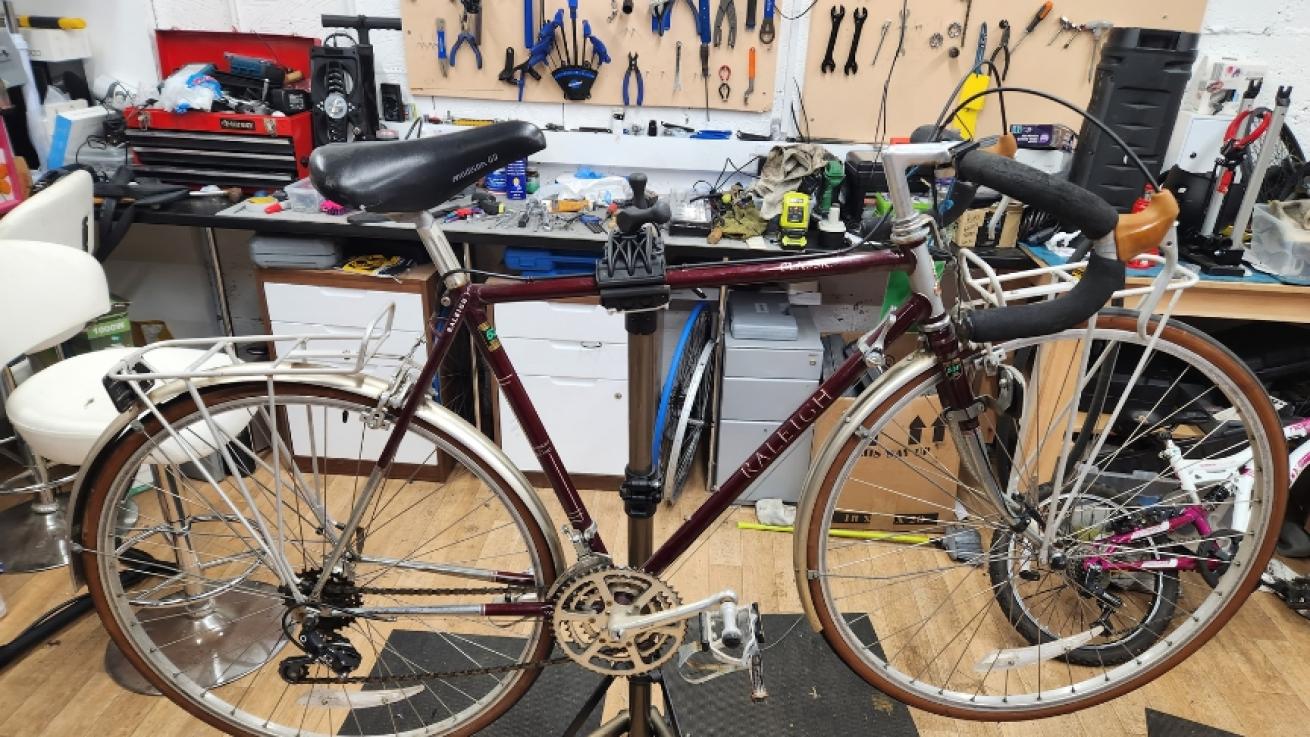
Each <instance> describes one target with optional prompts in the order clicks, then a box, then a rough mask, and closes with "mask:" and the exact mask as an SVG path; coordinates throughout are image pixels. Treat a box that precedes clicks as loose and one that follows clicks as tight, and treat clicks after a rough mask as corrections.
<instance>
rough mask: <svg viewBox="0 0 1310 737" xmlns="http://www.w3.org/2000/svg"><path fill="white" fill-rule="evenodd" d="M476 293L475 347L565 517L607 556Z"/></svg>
mask: <svg viewBox="0 0 1310 737" xmlns="http://www.w3.org/2000/svg"><path fill="white" fill-rule="evenodd" d="M470 289H472V290H473V299H472V300H470V304H469V306H468V309H467V311H466V313H465V319H466V320H467V324H468V327H469V330H470V331H471V332H472V333H473V335H474V341H473V342H474V343H475V344H476V345H477V346H478V350H479V351H480V352H481V353H482V357H483V358H485V359H486V361H487V364H488V365H489V366H491V372H492V373H493V374H495V376H496V383H497V384H498V385H499V386H500V392H501V394H503V395H504V396H505V401H507V402H508V403H509V406H510V409H511V410H512V411H513V412H514V416H515V417H517V418H518V420H519V425H521V426H522V427H523V434H524V435H526V436H527V438H528V442H529V443H530V444H531V445H532V452H533V453H535V454H536V456H537V460H539V461H541V471H542V473H543V474H545V476H546V479H547V480H548V481H549V482H550V485H551V487H552V488H553V489H554V490H555V496H556V497H558V498H559V503H560V506H561V507H563V508H564V514H565V515H566V516H567V517H568V518H569V524H570V525H572V527H573V529H574V530H576V531H577V532H579V533H581V534H583V535H590V536H591V537H590V539H588V540H587V544H588V546H589V547H590V548H591V550H592V551H593V552H596V553H601V554H605V553H607V552H608V551H607V550H606V549H605V543H604V542H603V541H601V539H600V534H599V533H598V532H597V531H596V530H595V529H594V526H595V522H594V521H593V520H592V518H591V514H590V513H589V512H588V511H587V507H586V505H585V504H583V502H582V497H581V495H579V494H578V489H577V487H576V486H574V484H573V479H572V478H571V477H570V476H569V474H568V471H566V470H564V463H563V462H562V461H560V457H559V451H557V450H556V449H555V444H554V443H553V442H551V439H550V435H549V434H548V433H547V432H546V427H545V425H543V424H542V423H541V416H540V415H538V414H537V408H536V407H535V406H533V404H532V399H531V398H530V397H528V393H527V391H526V390H525V389H524V388H523V382H522V381H520V380H519V375H518V373H517V372H515V371H514V364H513V363H511V362H510V360H509V356H507V355H505V349H504V347H503V346H501V344H500V339H499V338H497V337H496V330H495V328H494V327H492V325H491V322H490V321H489V320H487V313H486V312H485V311H484V310H483V308H482V302H481V299H480V296H479V295H478V292H477V290H478V287H471V288H470Z"/></svg>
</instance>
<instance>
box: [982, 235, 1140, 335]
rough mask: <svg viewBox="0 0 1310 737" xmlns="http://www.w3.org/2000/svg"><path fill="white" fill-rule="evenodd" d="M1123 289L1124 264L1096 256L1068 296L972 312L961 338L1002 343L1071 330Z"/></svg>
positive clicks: (1092, 256) (1088, 263) (1091, 259)
mask: <svg viewBox="0 0 1310 737" xmlns="http://www.w3.org/2000/svg"><path fill="white" fill-rule="evenodd" d="M1123 286H1124V265H1123V262H1122V261H1119V260H1118V259H1112V258H1106V257H1104V256H1099V255H1097V254H1095V253H1093V254H1092V255H1091V256H1089V257H1088V261H1087V270H1086V271H1084V272H1083V278H1082V279H1080V280H1079V281H1078V283H1077V284H1075V285H1074V288H1073V289H1072V290H1070V291H1069V293H1068V294H1066V295H1064V296H1063V297H1059V298H1057V299H1052V300H1047V301H1044V302H1033V303H1030V304H1026V305H1013V306H1010V307H1002V308H1000V309H992V310H977V311H974V312H969V313H967V314H965V316H964V317H963V319H961V320H960V330H961V332H962V333H963V335H962V337H963V338H965V339H967V340H971V341H973V342H975V343H999V342H1002V341H1006V340H1016V339H1018V338H1029V337H1033V336H1036V335H1048V334H1050V333H1058V332H1060V331H1062V330H1068V329H1069V328H1071V327H1073V326H1075V325H1077V324H1079V323H1081V322H1082V321H1084V320H1086V319H1087V318H1089V317H1091V316H1092V315H1093V314H1095V313H1096V311H1097V310H1099V309H1101V308H1102V307H1104V306H1105V303H1106V302H1109V301H1110V297H1112V296H1114V293H1115V292H1117V291H1119V290H1120V289H1123Z"/></svg>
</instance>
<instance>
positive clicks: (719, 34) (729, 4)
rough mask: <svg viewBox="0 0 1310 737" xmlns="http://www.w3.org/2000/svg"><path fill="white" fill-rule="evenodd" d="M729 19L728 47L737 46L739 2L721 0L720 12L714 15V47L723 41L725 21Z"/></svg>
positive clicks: (733, 47) (717, 46)
mask: <svg viewBox="0 0 1310 737" xmlns="http://www.w3.org/2000/svg"><path fill="white" fill-rule="evenodd" d="M725 19H727V21H728V48H730V49H735V48H737V2H736V0H719V12H718V13H717V14H715V16H714V48H716V49H717V48H719V45H720V42H722V41H723V21H724V20H725Z"/></svg>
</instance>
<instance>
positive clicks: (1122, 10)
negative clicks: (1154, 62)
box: [793, 0, 1205, 141]
mask: <svg viewBox="0 0 1310 737" xmlns="http://www.w3.org/2000/svg"><path fill="white" fill-rule="evenodd" d="M840 5H845V7H846V16H845V18H844V19H843V20H842V23H841V27H840V30H839V33H838V37H837V44H836V50H835V52H834V53H833V58H834V60H835V61H836V63H837V70H836V72H834V73H831V74H823V73H822V72H820V69H819V67H820V64H822V62H823V57H824V52H825V51H826V49H827V44H828V36H829V32H830V29H831V27H832V20H831V17H830V12H831V9H832V7H833V6H840ZM1040 5H1041V2H1040V0H973V9H972V12H971V14H970V18H969V27H968V29H967V31H966V38H965V43H964V48H963V49H962V50H961V52H960V55H959V56H958V57H957V58H955V59H952V58H950V56H949V55H948V53H947V49H948V48H949V47H950V46H951V45H952V44H954V45H957V46H958V44H959V39H958V38H956V39H951V38H949V37H947V28H948V27H949V26H950V24H951V23H952V22H959V21H961V20H962V19H963V15H964V6H965V3H964V2H960V1H959V0H910V3H909V10H910V15H909V18H908V23H907V24H906V33H905V54H904V55H902V56H901V57H900V59H899V61H897V62H896V71H895V74H894V75H893V77H892V83H891V86H890V88H889V91H888V102H887V121H888V126H887V127H888V130H889V131H890V133H889V135H891V136H907V135H909V134H910V132H911V131H912V130H914V128H916V127H918V126H920V125H924V124H928V123H932V122H933V121H934V120H936V118H937V116H938V114H939V113H940V112H941V109H942V105H943V104H945V103H946V102H947V96H948V95H949V94H950V92H951V90H952V89H954V88H955V85H956V84H957V83H958V82H959V80H960V78H961V77H962V76H963V75H964V74H965V73H966V72H967V71H968V70H969V68H970V67H972V66H973V62H974V57H975V54H976V51H977V45H978V35H977V29H978V28H979V25H980V24H981V23H983V22H984V21H985V22H986V23H987V38H988V51H987V55H988V56H989V57H990V56H991V50H992V49H994V48H996V45H997V43H999V41H1000V37H1001V28H1000V23H999V22H1000V21H1001V19H1008V20H1009V22H1010V25H1011V26H1012V28H1011V36H1010V45H1011V46H1012V47H1013V46H1014V44H1015V43H1018V41H1019V37H1020V36H1021V35H1022V34H1023V29H1024V27H1025V26H1027V25H1028V21H1029V20H1030V19H1031V18H1032V16H1033V13H1035V12H1036V11H1037V8H1038V7H1039V6H1040ZM860 7H864V8H868V10H869V17H868V20H866V21H865V25H864V34H863V37H862V38H861V40H860V46H859V50H858V53H857V56H858V61H859V63H860V68H859V71H858V72H856V74H854V75H851V76H847V75H845V74H843V72H842V65H843V64H844V63H845V61H846V56H847V53H848V51H849V50H850V46H851V38H852V36H854V33H855V24H854V20H853V16H854V12H855V9H856V8H860ZM900 9H901V3H900V0H883V1H882V2H872V1H871V0H870V1H868V2H851V0H820V1H819V2H818V4H817V5H815V7H814V10H813V11H811V13H810V33H809V43H808V48H807V51H806V53H805V60H806V61H805V67H804V69H803V70H793V73H800V74H803V76H804V80H805V81H804V91H805V108H806V113H807V116H808V118H809V124H810V130H809V133H810V135H812V136H815V137H832V138H841V139H848V140H853V141H873V140H875V138H874V132H875V128H876V123H877V115H878V109H879V102H880V100H881V98H882V85H883V81H884V80H885V79H886V77H887V72H888V69H890V67H891V64H892V59H893V56H894V52H895V50H896V43H897V38H898V35H899V13H900ZM1061 14H1064V15H1067V16H1069V19H1070V20H1072V21H1073V22H1075V23H1080V22H1087V21H1092V20H1108V21H1110V22H1112V23H1114V24H1115V25H1116V26H1124V27H1128V26H1137V27H1142V28H1162V29H1170V30H1180V31H1192V32H1196V31H1199V30H1200V28H1201V19H1202V17H1203V16H1204V15H1205V2H1204V1H1203V0H1151V1H1150V2H1144V1H1143V0H1099V1H1098V2H1095V3H1088V2H1079V3H1070V2H1056V4H1055V8H1054V10H1052V12H1051V14H1050V15H1049V16H1047V18H1046V20H1045V21H1044V22H1042V24H1041V25H1039V26H1038V27H1037V29H1036V30H1035V31H1033V34H1032V36H1031V37H1030V38H1029V39H1028V40H1027V41H1024V42H1023V45H1022V46H1021V47H1020V48H1019V50H1018V53H1016V54H1015V55H1014V57H1013V61H1012V63H1011V65H1010V73H1009V77H1008V78H1007V80H1006V83H1007V84H1011V85H1016V86H1020V87H1033V88H1036V89H1040V90H1044V91H1048V92H1051V93H1054V94H1057V95H1060V96H1061V97H1064V98H1065V99H1068V100H1069V101H1070V102H1073V103H1074V104H1077V105H1085V104H1087V101H1088V100H1089V99H1090V98H1091V92H1092V85H1091V83H1089V82H1088V80H1087V65H1088V60H1089V58H1090V57H1091V51H1092V38H1091V34H1089V33H1083V34H1080V35H1079V36H1078V38H1077V39H1076V40H1074V41H1073V43H1072V44H1070V45H1069V47H1068V48H1067V49H1066V48H1063V47H1064V44H1065V41H1067V40H1068V39H1069V35H1068V34H1065V35H1064V36H1063V37H1062V38H1061V39H1060V40H1059V41H1058V42H1056V43H1055V44H1053V45H1047V44H1048V42H1049V41H1050V40H1051V39H1052V38H1053V37H1054V36H1055V32H1056V30H1057V29H1058V28H1059V25H1060V23H1059V17H1060V15H1061ZM884 21H891V27H890V29H889V30H888V32H887V40H886V43H885V45H884V47H883V49H882V54H881V55H880V56H879V58H878V63H877V66H870V63H871V62H872V61H873V56H874V52H875V50H876V49H877V47H878V37H879V33H880V29H881V27H882V24H883V22H884ZM934 33H941V34H942V36H943V37H944V43H943V45H942V46H941V47H939V48H937V49H933V48H931V47H930V46H929V38H930V37H931V36H932V34H934ZM998 63H999V59H998ZM1005 101H1006V110H1007V112H1008V114H1009V119H1010V121H1011V122H1029V123H1033V122H1043V123H1048V122H1056V123H1064V124H1066V125H1069V126H1071V127H1072V128H1073V129H1074V130H1077V129H1078V128H1079V126H1080V125H1081V119H1080V118H1079V117H1078V116H1077V115H1076V114H1075V113H1073V112H1070V111H1067V110H1065V109H1064V108H1062V107H1059V106H1057V105H1054V104H1053V103H1050V102H1046V101H1044V100H1040V99H1037V98H1034V97H1031V96H1027V95H1025V96H1020V95H1007V96H1006V98H1005ZM950 102H951V107H952V108H953V107H954V106H955V102H956V101H955V100H951V101H950ZM998 110H999V106H998V105H997V102H996V98H995V97H990V98H988V101H987V103H986V104H985V106H984V108H983V112H982V116H981V117H980V119H979V124H978V128H979V132H980V134H983V135H987V134H994V133H999V132H1000V125H1001V123H1000V114H999V112H998Z"/></svg>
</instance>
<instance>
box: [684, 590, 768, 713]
mask: <svg viewBox="0 0 1310 737" xmlns="http://www.w3.org/2000/svg"><path fill="white" fill-rule="evenodd" d="M725 609H726V611H727V612H728V613H729V614H731V615H732V618H733V620H734V624H735V627H733V626H729V627H724V616H723V613H724V611H725ZM763 641H764V633H763V631H762V630H761V628H760V609H759V605H757V604H751V605H750V606H749V607H726V608H720V609H719V610H717V611H705V612H701V614H700V616H699V617H698V618H697V619H696V620H695V621H694V623H693V625H692V627H691V632H689V636H688V638H687V644H685V645H683V646H682V647H681V648H679V649H678V675H679V676H681V677H682V679H683V680H684V681H686V682H687V683H692V684H699V683H705V682H706V681H711V680H713V679H715V678H718V677H720V676H725V675H727V674H729V673H735V672H737V671H747V672H748V674H749V676H750V682H751V700H752V701H755V702H759V701H763V700H765V699H767V698H768V696H769V692H768V689H767V688H765V685H764V660H763V658H762V657H761V651H760V643H761V642H763Z"/></svg>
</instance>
